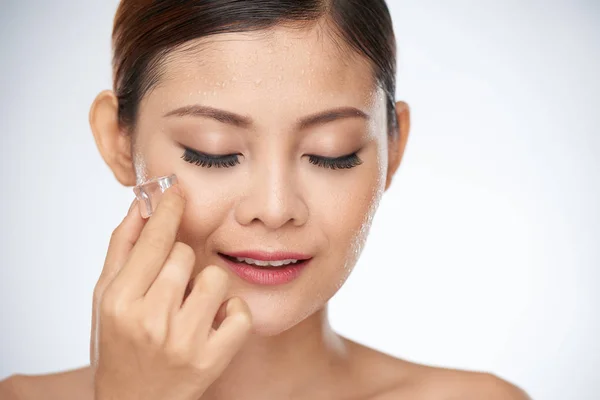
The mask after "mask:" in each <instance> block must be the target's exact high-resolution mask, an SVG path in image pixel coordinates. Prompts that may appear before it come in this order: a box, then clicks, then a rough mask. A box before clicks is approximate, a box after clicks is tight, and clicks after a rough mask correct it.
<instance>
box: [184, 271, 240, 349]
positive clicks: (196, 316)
mask: <svg viewBox="0 0 600 400" xmlns="http://www.w3.org/2000/svg"><path fill="white" fill-rule="evenodd" d="M228 289H229V276H228V275H227V272H225V271H224V270H223V269H221V268H219V267H217V266H214V265H210V266H208V267H206V268H204V269H203V270H202V271H201V272H200V273H199V274H198V276H197V277H196V278H195V279H194V286H193V288H192V292H191V293H190V295H189V296H188V297H187V299H186V300H185V302H184V303H183V306H182V307H181V310H180V311H179V313H178V314H177V316H176V319H177V324H178V325H180V326H181V328H180V329H179V332H180V333H179V335H180V336H181V339H182V340H188V341H193V340H194V338H196V337H202V338H207V337H208V333H209V331H210V328H211V327H212V322H213V320H214V319H215V315H216V313H217V310H218V309H219V306H220V305H221V304H222V303H223V301H224V299H225V295H226V294H227V290H228Z"/></svg>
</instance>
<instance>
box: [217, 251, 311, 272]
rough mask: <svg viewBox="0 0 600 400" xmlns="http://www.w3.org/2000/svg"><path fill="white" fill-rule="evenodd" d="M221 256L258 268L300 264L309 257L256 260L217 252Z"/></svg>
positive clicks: (304, 262) (275, 267)
mask: <svg viewBox="0 0 600 400" xmlns="http://www.w3.org/2000/svg"><path fill="white" fill-rule="evenodd" d="M218 254H219V256H221V257H222V258H224V259H226V260H228V261H230V262H233V263H236V264H239V265H247V266H250V267H254V268H258V269H277V268H286V267H294V266H301V265H303V264H306V262H307V261H309V260H310V259H297V258H281V259H274V260H258V259H255V258H251V257H236V256H231V255H228V254H223V253H218Z"/></svg>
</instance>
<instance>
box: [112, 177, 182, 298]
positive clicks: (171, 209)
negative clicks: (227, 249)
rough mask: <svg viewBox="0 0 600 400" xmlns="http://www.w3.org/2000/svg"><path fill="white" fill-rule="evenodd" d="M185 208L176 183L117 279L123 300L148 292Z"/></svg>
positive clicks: (116, 283) (174, 235)
mask: <svg viewBox="0 0 600 400" xmlns="http://www.w3.org/2000/svg"><path fill="white" fill-rule="evenodd" d="M184 208H185V199H184V197H183V193H182V192H181V189H179V188H178V186H177V185H175V186H172V187H170V188H169V189H167V191H166V192H165V194H164V195H163V197H162V199H161V201H160V203H159V204H158V206H157V207H156V211H155V212H154V213H153V215H152V216H151V217H150V218H149V219H148V221H147V222H146V225H145V226H144V229H142V232H141V233H140V237H139V239H138V241H137V243H136V244H135V246H133V249H131V253H130V257H129V259H128V260H127V263H126V264H125V265H124V266H123V268H122V269H121V271H120V272H119V274H118V275H117V277H116V278H115V280H114V284H113V285H114V286H115V290H116V291H117V292H118V293H119V296H120V298H121V299H122V300H124V301H131V300H133V299H138V298H141V297H142V296H144V295H145V294H146V292H147V291H148V289H149V288H150V286H151V285H152V282H154V280H155V279H156V277H157V276H158V274H159V272H160V270H161V268H162V266H163V264H164V262H165V260H166V259H167V257H168V256H169V253H170V252H171V248H172V247H173V243H174V242H175V239H176V236H177V231H178V229H179V225H180V223H181V217H182V215H183V210H184Z"/></svg>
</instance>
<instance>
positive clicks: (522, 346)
mask: <svg viewBox="0 0 600 400" xmlns="http://www.w3.org/2000/svg"><path fill="white" fill-rule="evenodd" d="M116 6H117V1H115V0H111V1H108V0H102V1H94V2H91V1H81V0H70V1H67V0H60V1H58V0H57V1H33V0H28V1H24V0H19V1H17V0H12V1H6V0H2V1H1V12H0V60H1V62H0V116H1V118H0V140H1V142H0V167H1V170H2V179H1V188H2V189H1V190H2V196H1V200H0V201H1V207H0V234H1V240H0V243H1V244H0V245H1V251H0V257H1V258H0V262H1V269H0V304H1V308H0V310H1V311H0V339H1V340H0V379H1V378H2V377H5V376H8V375H10V374H12V373H16V372H19V373H30V374H33V373H43V372H50V371H57V370H64V369H68V368H74V367H77V366H81V365H84V364H86V363H87V362H88V343H89V326H90V306H91V294H92V289H93V286H94V283H95V281H96V279H97V277H98V274H99V272H100V269H101V266H102V262H103V259H104V254H105V250H106V246H107V244H108V239H109V236H110V233H111V231H112V229H113V228H114V226H115V225H116V224H118V222H119V221H120V220H121V218H122V216H123V214H124V212H125V210H126V209H127V207H128V205H129V202H130V200H131V198H132V193H131V192H130V190H129V189H125V188H122V187H120V186H119V185H118V183H117V182H116V181H115V180H114V178H113V177H112V175H111V173H110V172H109V170H108V168H107V167H106V166H105V165H104V163H103V162H102V160H101V158H100V156H99V155H98V153H97V150H96V148H95V145H94V142H93V139H92V135H91V133H90V129H89V127H88V122H87V115H88V110H89V106H90V104H91V102H92V100H93V98H94V96H95V95H96V94H97V93H98V92H99V91H100V90H102V89H105V88H110V86H111V80H110V79H111V71H110V34H111V27H112V18H113V16H114V12H115V10H116ZM390 7H391V10H392V12H393V19H394V23H395V28H396V32H397V37H398V44H399V74H398V96H397V97H398V99H402V100H405V101H407V102H408V103H409V104H410V105H411V109H412V129H411V138H410V141H409V144H408V148H407V153H406V156H405V160H404V163H403V165H402V167H401V169H400V172H399V175H398V176H397V179H396V180H395V182H394V185H393V187H392V188H391V189H390V190H389V191H388V193H387V194H386V196H384V200H383V202H382V205H381V208H380V210H379V212H378V214H377V217H376V219H375V222H374V225H373V229H372V231H371V236H370V238H369V241H368V243H367V247H366V249H365V251H364V253H363V257H362V259H361V261H360V263H359V265H358V266H357V268H356V270H355V272H354V274H353V275H352V276H351V278H350V280H349V281H348V282H347V284H346V286H345V287H344V288H343V289H342V290H341V291H340V293H339V294H338V295H337V296H336V297H335V298H334V300H333V301H332V308H331V310H332V323H333V325H334V327H336V328H337V329H338V330H339V331H340V332H341V333H342V334H344V335H346V336H348V337H350V338H353V339H355V340H358V341H360V342H363V343H365V344H368V345H371V346H373V347H375V348H378V349H381V350H384V351H386V352H389V353H392V354H394V355H396V356H399V357H404V358H407V359H410V360H415V361H418V362H423V363H429V364H434V365H442V366H449V367H459V368H466V369H475V370H486V371H491V372H493V373H495V374H497V375H499V376H501V377H503V378H506V379H508V380H510V381H512V382H514V383H516V384H518V385H520V386H521V387H523V388H524V389H526V390H527V391H528V392H529V393H530V395H532V396H533V397H534V398H535V399H565V398H568V399H598V398H600V379H598V378H599V376H598V370H599V369H600V346H599V344H598V338H600V318H599V315H600V304H599V303H600V294H599V291H598V290H597V289H598V286H599V285H600V272H599V268H598V267H599V266H600V250H599V249H600V246H598V242H599V239H600V212H599V210H600V187H599V186H600V161H599V158H598V157H597V156H596V153H598V152H599V151H600V132H599V129H598V127H599V122H600V118H599V117H598V115H599V113H600V95H599V94H598V93H599V92H600V80H599V78H598V72H599V71H600V3H599V2H597V1H594V0H588V1H583V0H579V1H566V0H565V1H545V2H535V1H491V0H490V1H458V0H455V1H452V2H448V1H442V0H437V1H434V0H429V1H423V0H411V1H408V0H406V1H404V0H402V1H397V0H392V1H390Z"/></svg>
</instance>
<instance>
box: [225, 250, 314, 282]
mask: <svg viewBox="0 0 600 400" xmlns="http://www.w3.org/2000/svg"><path fill="white" fill-rule="evenodd" d="M219 256H220V257H221V259H222V260H223V261H225V263H226V264H227V266H228V267H229V268H230V269H231V270H232V271H233V272H235V273H236V274H237V275H238V276H239V277H240V278H242V279H243V280H245V281H247V282H249V283H252V284H257V285H282V284H285V283H289V282H291V281H293V280H295V279H296V278H298V277H299V276H300V274H301V272H302V271H303V270H304V268H306V266H307V265H308V264H309V262H310V260H311V256H309V255H306V254H303V253H295V252H283V251H280V252H264V251H241V252H231V253H219Z"/></svg>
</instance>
